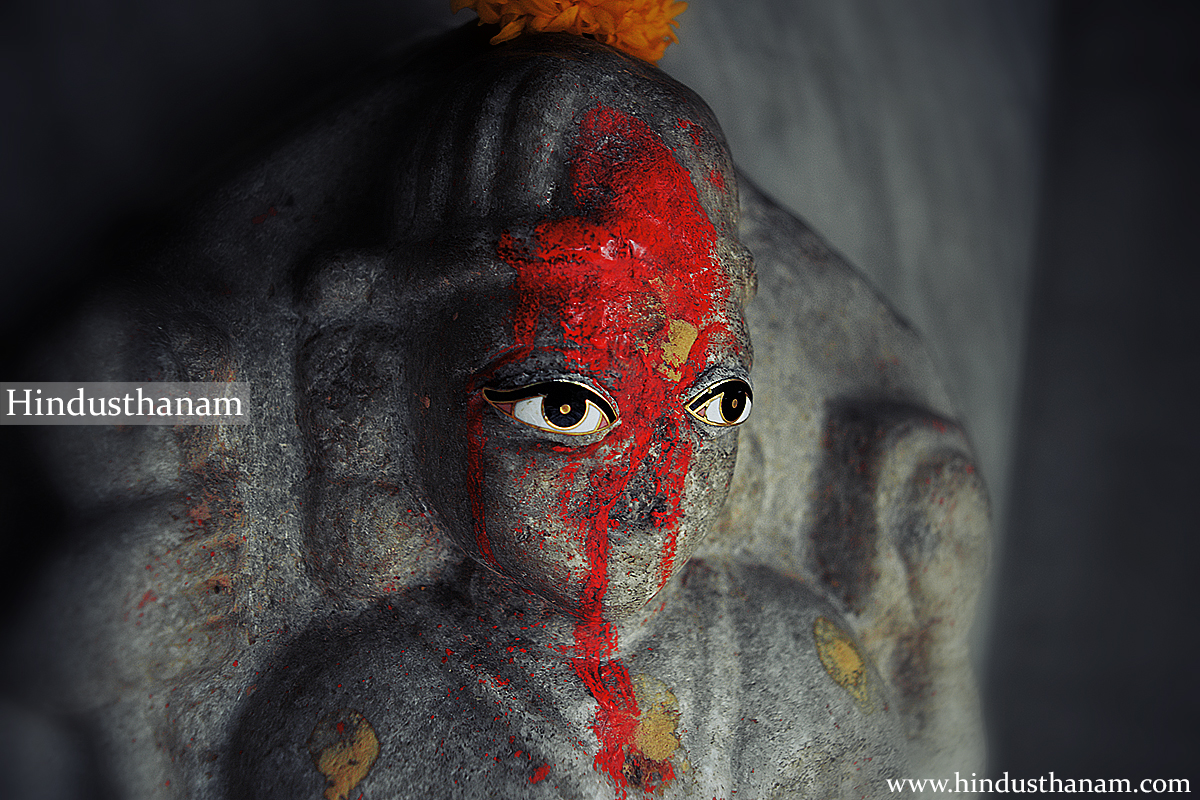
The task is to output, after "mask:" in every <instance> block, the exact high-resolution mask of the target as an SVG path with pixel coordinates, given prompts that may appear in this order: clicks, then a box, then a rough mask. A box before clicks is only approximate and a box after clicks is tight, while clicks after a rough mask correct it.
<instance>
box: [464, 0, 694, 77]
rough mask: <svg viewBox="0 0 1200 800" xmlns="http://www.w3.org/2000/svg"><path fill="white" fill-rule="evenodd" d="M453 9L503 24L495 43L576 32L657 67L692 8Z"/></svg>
mask: <svg viewBox="0 0 1200 800" xmlns="http://www.w3.org/2000/svg"><path fill="white" fill-rule="evenodd" d="M450 8H451V9H452V10H453V11H455V12H458V11H461V10H462V9H464V8H469V9H471V10H472V11H474V12H475V13H476V14H478V15H479V24H480V25H484V24H487V25H499V26H500V33H498V34H496V35H495V36H493V37H492V44H500V42H507V41H508V40H509V39H515V38H516V37H517V36H520V35H521V34H522V33H557V32H565V33H574V34H576V35H579V36H589V37H591V38H593V39H595V40H596V41H599V42H604V43H605V44H609V45H612V46H613V47H616V48H617V49H619V50H624V51H625V52H626V53H629V54H630V55H634V56H637V57H638V58H641V59H644V60H646V61H649V62H651V63H657V62H658V60H659V59H660V58H662V55H663V52H664V51H665V50H666V49H667V45H668V44H670V43H671V42H677V41H679V39H678V38H677V37H676V36H675V31H674V30H672V28H674V27H676V26H678V24H679V23H678V22H676V21H675V17H677V16H679V15H680V14H682V13H683V11H684V10H685V9H687V3H681V2H679V0H450Z"/></svg>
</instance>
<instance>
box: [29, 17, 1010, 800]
mask: <svg viewBox="0 0 1200 800" xmlns="http://www.w3.org/2000/svg"><path fill="white" fill-rule="evenodd" d="M740 193H741V198H740V202H739V179H738V176H737V174H736V171H735V169H734V167H733V164H732V161H731V159H730V156H729V153H728V151H727V148H726V146H725V144H724V140H723V138H722V135H721V132H720V129H719V127H718V125H717V122H716V120H715V119H713V117H712V114H711V112H710V111H709V110H708V109H707V107H706V106H705V105H704V103H703V102H702V101H701V100H700V99H699V98H698V97H696V96H695V95H694V94H693V93H691V92H690V91H689V90H687V89H686V88H684V87H683V86H681V85H679V84H677V83H675V82H674V81H672V80H671V79H670V78H668V77H667V76H665V75H664V74H662V73H661V72H659V71H658V70H657V69H656V68H654V67H652V66H650V65H648V64H646V63H644V62H642V61H640V60H638V59H636V58H631V57H628V56H626V55H624V54H622V53H619V52H617V51H616V50H614V49H612V48H610V47H607V46H605V45H602V44H597V43H595V42H591V41H588V40H584V39H580V38H576V37H569V36H563V35H540V36H531V37H523V38H521V39H518V40H516V41H514V42H509V43H506V44H505V45H503V46H501V47H493V46H491V45H489V44H487V43H486V37H485V36H481V35H480V34H479V32H477V31H476V30H474V29H464V30H462V31H457V32H454V33H452V34H450V35H448V36H446V37H443V38H442V39H440V40H438V41H437V42H435V43H434V44H433V45H432V46H430V47H428V48H427V49H425V50H424V51H422V52H421V53H420V54H419V55H417V56H416V57H414V58H413V59H412V60H411V61H407V62H405V63H403V64H402V65H400V66H398V67H397V69H396V72H395V74H394V75H392V76H390V77H388V78H387V79H386V80H384V81H382V82H380V83H378V84H376V85H374V86H371V87H367V88H365V89H364V90H363V91H362V92H360V93H359V94H358V95H356V96H354V97H352V98H351V99H350V100H349V101H347V102H346V103H345V104H343V105H341V106H338V107H336V108H333V109H330V110H329V111H327V112H326V113H325V114H324V116H322V117H321V118H319V119H318V120H317V121H316V122H314V123H312V124H311V125H309V126H308V127H307V128H305V129H304V130H302V131H301V132H300V133H299V134H298V135H297V136H296V137H294V138H293V139H292V140H290V141H289V142H286V143H284V144H282V145H280V146H278V147H277V148H276V149H275V150H273V151H272V152H271V153H269V154H267V155H265V156H263V157H262V158H260V159H259V160H258V161H257V162H256V163H255V164H254V165H253V166H251V167H250V168H249V169H247V170H246V171H245V172H244V173H243V174H242V175H240V176H238V177H237V178H235V179H234V180H233V181H231V182H230V183H229V184H227V185H226V186H225V187H223V188H221V189H219V190H217V191H216V192H214V193H213V194H212V196H211V197H210V198H209V199H207V200H205V201H202V202H200V203H198V204H197V206H196V207H195V208H194V209H192V210H191V211H190V212H189V215H188V217H187V219H186V220H185V221H184V222H183V223H182V224H181V225H180V233H179V234H178V235H177V236H176V237H174V238H173V239H171V240H169V241H168V242H166V243H164V244H163V246H162V248H161V249H160V251H159V255H157V256H154V257H152V258H150V259H149V260H148V262H147V265H146V266H145V267H144V268H143V270H142V271H141V272H140V273H139V274H138V275H137V276H135V277H134V278H133V279H129V280H125V281H121V282H118V283H115V284H114V285H113V286H112V287H111V288H110V289H109V290H108V291H107V292H106V293H105V294H103V295H101V296H100V297H99V298H98V299H97V300H96V301H95V302H94V303H92V304H91V305H90V306H89V307H88V308H86V309H84V310H83V311H82V312H81V313H80V315H79V316H78V323H77V326H76V328H75V329H74V330H72V331H68V332H66V333H64V337H65V338H64V339H63V340H62V341H60V342H58V343H56V344H54V345H51V346H50V347H49V348H48V349H47V351H46V355H45V356H44V357H43V360H42V361H41V362H40V363H41V365H42V369H43V370H46V371H51V372H53V371H55V370H57V372H56V373H55V374H48V375H46V377H45V378H44V379H46V380H50V379H63V380H66V379H71V380H117V379H121V380H230V379H235V378H236V379H237V380H242V381H249V382H250V383H251V384H252V385H253V386H254V388H255V406H256V414H257V415H256V417H255V419H254V421H253V422H252V424H251V425H249V426H247V427H244V428H232V427H230V428H212V429H209V428H205V429H200V428H191V429H186V428H178V429H169V428H161V429H154V428H142V429H133V430H130V429H105V428H87V429H80V430H75V431H70V430H67V429H47V431H48V432H47V433H46V439H45V445H44V448H43V452H44V453H45V454H46V461H47V463H48V464H49V465H50V468H51V469H52V471H53V472H54V474H55V475H56V476H57V479H58V480H59V482H60V484H61V485H62V486H63V487H66V488H67V489H68V490H69V492H70V495H71V497H72V501H73V504H74V508H75V511H76V514H77V520H78V522H77V528H78V530H79V531H80V533H79V535H78V536H77V537H76V539H75V540H74V545H73V549H72V550H71V551H70V552H69V554H68V555H66V556H64V557H63V558H61V559H60V560H59V561H58V562H57V563H56V564H55V565H54V567H53V568H52V569H51V571H50V576H49V577H48V578H47V584H46V587H47V593H48V594H47V596H51V597H54V598H56V604H55V605H54V606H53V608H52V610H50V611H48V612H43V613H42V614H41V615H40V616H39V615H36V614H32V613H31V614H30V617H29V622H28V632H27V634H26V637H27V639H26V640H28V641H33V642H35V646H36V647H37V648H39V649H40V652H41V659H42V660H41V661H40V662H39V663H42V664H48V665H50V667H49V668H48V669H45V670H44V671H42V672H41V674H40V675H38V676H37V678H36V679H35V678H33V677H30V678H28V679H27V685H29V686H33V687H43V688H41V690H40V691H41V694H42V696H45V697H59V696H62V693H63V687H69V689H70V691H69V692H68V693H67V695H66V697H65V699H64V700H63V704H62V706H61V707H60V709H59V710H60V711H62V712H64V713H67V714H69V715H71V716H72V717H73V718H77V719H83V720H86V721H87V724H88V726H89V730H90V731H91V732H92V734H91V735H92V739H93V741H95V743H96V745H95V746H96V748H97V752H98V753H100V756H99V757H98V758H99V760H100V763H101V764H102V765H103V769H102V770H101V771H102V772H103V774H104V775H106V776H109V778H110V779H111V780H112V782H113V783H114V788H115V789H116V790H117V791H118V792H119V793H120V794H122V795H128V796H161V797H174V796H181V797H203V798H250V797H254V798H267V797H278V798H300V797H314V798H316V797H319V796H324V797H325V798H327V800H338V799H341V798H353V797H360V796H362V797H367V798H370V797H421V798H425V797H464V798H471V797H504V798H518V797H570V798H582V797H588V798H592V797H600V798H604V797H607V798H615V797H621V798H624V797H643V796H662V797H675V796H680V797H682V796H695V797H710V796H717V797H733V796H734V794H735V793H736V795H737V796H743V797H751V798H770V797H809V796H813V797H862V796H868V797H871V796H887V795H890V794H891V792H890V791H889V789H888V787H887V786H886V783H885V781H886V779H888V778H902V777H910V776H914V775H917V776H925V775H926V773H929V774H934V773H935V772H936V770H938V769H941V770H943V771H945V770H949V771H950V772H953V771H954V770H958V771H963V770H966V771H967V772H969V771H971V769H978V768H979V767H980V757H981V753H982V745H981V734H980V723H979V719H978V710H977V706H976V701H975V695H974V687H973V681H972V678H971V675H970V670H969V665H968V658H967V645H966V637H967V633H968V631H969V628H970V623H971V614H972V607H973V599H974V594H975V591H976V589H977V585H978V582H979V579H980V575H981V570H982V565H983V561H984V556H985V549H986V545H985V541H986V529H987V521H986V520H987V504H986V496H985V494H984V490H983V487H982V484H981V482H980V481H979V478H978V476H977V475H975V471H974V468H973V466H972V461H971V458H970V455H969V448H968V446H967V443H966V441H965V438H964V436H963V434H962V432H961V430H960V429H959V428H958V427H957V426H956V425H955V424H954V423H953V422H952V421H951V418H952V410H951V409H949V408H948V405H947V401H946V398H945V396H944V393H943V392H942V390H941V389H940V388H939V384H938V383H937V381H936V379H935V378H934V376H933V373H932V370H931V368H930V365H929V362H928V359H927V358H926V357H925V355H924V353H923V351H922V349H921V347H920V344H919V342H918V341H917V339H916V336H915V334H914V333H913V332H912V331H911V330H910V329H908V328H907V327H906V326H905V325H904V323H902V322H901V321H899V320H898V319H896V318H895V317H894V315H892V314H891V313H890V312H889V311H888V310H887V309H886V307H885V306H884V305H883V303H882V302H881V301H880V300H879V299H878V298H877V297H876V296H875V295H874V294H873V293H872V292H871V291H870V289H869V288H867V287H866V286H865V285H864V284H863V282H862V281H861V280H860V279H859V278H857V276H856V275H855V274H854V273H853V271H852V270H850V269H849V268H848V267H847V266H846V265H845V264H844V263H843V262H841V261H840V260H839V258H838V257H837V256H836V255H834V254H833V253H832V252H830V251H829V250H828V249H827V248H826V247H825V245H824V244H822V243H821V242H820V240H819V239H818V238H817V237H816V236H814V235H813V234H812V233H811V232H810V231H809V230H808V229H807V228H805V227H804V225H803V224H802V223H800V222H799V221H797V220H795V219H794V218H792V217H790V216H789V215H787V214H786V213H785V212H783V211H782V210H780V209H778V208H776V207H775V206H773V205H772V204H771V202H770V201H769V200H767V199H766V198H765V197H763V196H762V195H761V194H759V193H758V192H757V191H755V190H754V189H753V187H750V186H748V185H747V184H745V183H744V182H742V183H741V186H740ZM756 271H757V279H756ZM756 280H757V299H755V300H754V302H753V304H751V303H750V301H751V299H752V298H754V297H755V293H756V289H755V287H756ZM752 340H753V342H754V348H753V351H752V347H751V341H752ZM63 341H65V342H67V343H68V344H67V345H66V346H64V345H63V343H62V342H63ZM752 362H753V369H752ZM42 374H45V372H43V373H42ZM739 445H740V450H741V453H740V454H739V452H738V451H739ZM735 459H736V467H735ZM102 465H103V467H102ZM727 498H728V499H727ZM39 681H44V683H39Z"/></svg>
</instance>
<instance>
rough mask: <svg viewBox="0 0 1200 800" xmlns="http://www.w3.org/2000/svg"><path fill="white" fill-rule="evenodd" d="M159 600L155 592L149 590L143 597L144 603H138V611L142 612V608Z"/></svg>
mask: <svg viewBox="0 0 1200 800" xmlns="http://www.w3.org/2000/svg"><path fill="white" fill-rule="evenodd" d="M157 599H158V595H156V594H155V593H154V590H153V589H147V590H146V593H145V594H144V595H142V602H140V603H138V606H137V607H138V610H139V611H141V610H142V608H143V607H144V606H145V605H146V603H153V602H154V601H155V600H157Z"/></svg>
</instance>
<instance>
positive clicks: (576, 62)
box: [391, 32, 753, 285]
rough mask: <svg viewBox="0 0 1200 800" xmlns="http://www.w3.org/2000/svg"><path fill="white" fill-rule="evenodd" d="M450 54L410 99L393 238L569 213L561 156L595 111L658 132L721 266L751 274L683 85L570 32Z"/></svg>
mask: <svg viewBox="0 0 1200 800" xmlns="http://www.w3.org/2000/svg"><path fill="white" fill-rule="evenodd" d="M464 34H466V32H459V33H458V35H459V36H463V38H464V39H465V38H467V37H466V36H465V35H464ZM464 51H465V52H464ZM459 53H460V54H461V61H460V62H459V63H458V64H457V65H455V66H454V67H453V68H451V69H449V70H446V71H445V72H444V73H442V74H441V75H438V76H436V77H434V79H433V80H432V82H431V84H430V85H429V88H428V89H427V90H426V91H425V93H424V95H423V97H422V99H421V100H420V101H418V102H416V103H414V104H413V108H414V109H418V110H419V113H417V114H414V116H413V117H412V118H411V123H410V126H409V129H408V131H407V133H406V135H405V137H404V140H403V143H402V145H401V147H400V150H399V156H400V158H399V163H398V165H397V167H398V169H397V174H396V181H395V186H396V191H395V194H394V196H393V206H392V215H391V218H392V220H393V224H394V226H395V227H394V229H393V234H392V238H393V241H398V242H411V243H417V242H424V241H430V240H445V239H447V238H457V237H470V236H471V235H472V234H473V233H483V232H487V233H488V234H491V235H492V236H493V237H494V234H495V233H496V232H497V231H499V230H501V229H504V228H508V227H512V226H513V225H519V224H522V223H525V224H534V223H536V222H538V221H541V220H545V219H552V218H561V217H566V216H570V215H573V214H578V213H581V209H579V208H578V207H577V201H576V198H575V197H574V195H573V193H572V188H573V187H572V185H571V172H570V168H571V163H570V162H571V157H572V153H573V151H574V149H575V145H576V141H577V138H578V136H579V127H580V122H581V120H582V119H583V118H584V116H585V115H586V114H588V112H590V111H592V110H593V109H596V108H597V107H601V106H602V107H606V108H611V109H615V110H616V111H618V112H621V113H622V114H624V115H627V116H628V117H631V118H634V119H636V120H638V121H640V122H641V123H642V124H644V125H645V126H646V127H648V128H649V129H650V130H651V131H652V132H653V133H654V134H655V135H657V136H658V137H659V138H661V140H662V141H663V143H664V145H666V147H667V148H669V149H670V150H671V152H672V154H673V155H674V157H675V159H676V161H677V162H678V163H679V164H680V166H681V167H683V168H684V169H685V170H687V172H688V173H689V174H690V176H691V180H692V184H693V185H694V186H695V188H696V192H697V195H698V197H699V200H700V204H701V206H702V208H703V209H704V211H705V212H706V213H707V215H708V217H709V219H710V220H711V221H712V223H713V225H714V226H715V228H716V230H717V232H718V235H719V237H720V244H719V245H718V248H719V250H720V251H721V252H720V253H719V256H720V257H721V259H722V261H723V262H725V263H726V266H727V268H730V269H731V272H733V273H734V277H735V280H737V282H738V283H741V284H743V285H747V284H749V283H751V282H752V281H753V277H752V274H751V270H752V267H751V266H750V261H749V258H748V257H747V256H746V254H745V251H744V249H743V248H741V246H740V245H739V244H738V243H737V239H736V230H737V217H738V197H737V181H736V177H735V174H734V167H733V162H732V159H731V158H730V155H729V149H728V146H727V145H726V142H725V138H724V135H723V134H722V132H721V129H720V126H719V125H718V123H717V121H716V119H715V117H714V116H713V113H712V111H711V110H710V109H709V107H708V106H707V105H706V104H705V103H704V101H703V100H701V99H700V98H699V97H698V96H697V95H696V94H695V93H694V92H692V91H691V90H690V89H688V88H687V87H685V86H683V85H681V84H679V83H677V82H676V81H675V80H673V79H671V78H670V77H668V76H667V75H666V74H664V73H663V72H662V71H661V70H659V69H658V68H656V67H654V66H652V65H650V64H647V63H645V62H643V61H640V60H638V59H636V58H632V57H630V56H626V55H625V54H623V53H620V52H618V51H616V50H613V49H612V48H609V47H606V46H604V45H601V44H598V43H596V42H593V41H590V40H587V39H582V38H579V37H576V36H568V35H558V34H549V35H540V36H530V37H524V38H522V39H518V40H516V41H514V42H508V43H505V44H503V45H500V46H492V45H487V44H482V46H479V44H476V43H475V42H469V43H468V46H467V47H465V48H462V49H461V50H459ZM738 273H742V274H738Z"/></svg>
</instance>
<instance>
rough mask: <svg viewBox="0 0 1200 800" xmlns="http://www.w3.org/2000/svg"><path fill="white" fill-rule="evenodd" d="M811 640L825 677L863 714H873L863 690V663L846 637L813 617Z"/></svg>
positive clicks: (844, 633)
mask: <svg viewBox="0 0 1200 800" xmlns="http://www.w3.org/2000/svg"><path fill="white" fill-rule="evenodd" d="M813 641H814V642H815V643H816V645H817V655H818V656H819V657H820V658H821V666H823V667H825V671H826V672H828V673H829V677H831V678H833V680H834V682H835V683H837V685H838V686H841V687H842V688H843V689H845V690H846V691H847V692H849V693H850V696H851V697H853V698H854V702H855V703H857V704H858V707H859V708H860V709H862V711H863V712H864V713H866V714H870V713H871V712H873V711H874V710H875V703H874V701H873V700H872V698H871V694H870V692H869V691H868V687H867V665H866V661H865V660H864V659H863V657H862V654H861V653H859V652H858V646H857V645H855V644H854V640H853V639H852V638H850V634H848V633H846V632H845V631H844V630H842V629H841V628H839V627H838V626H837V625H834V624H833V623H832V622H830V621H829V620H827V619H825V618H824V617H817V619H816V621H814V622H813Z"/></svg>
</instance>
